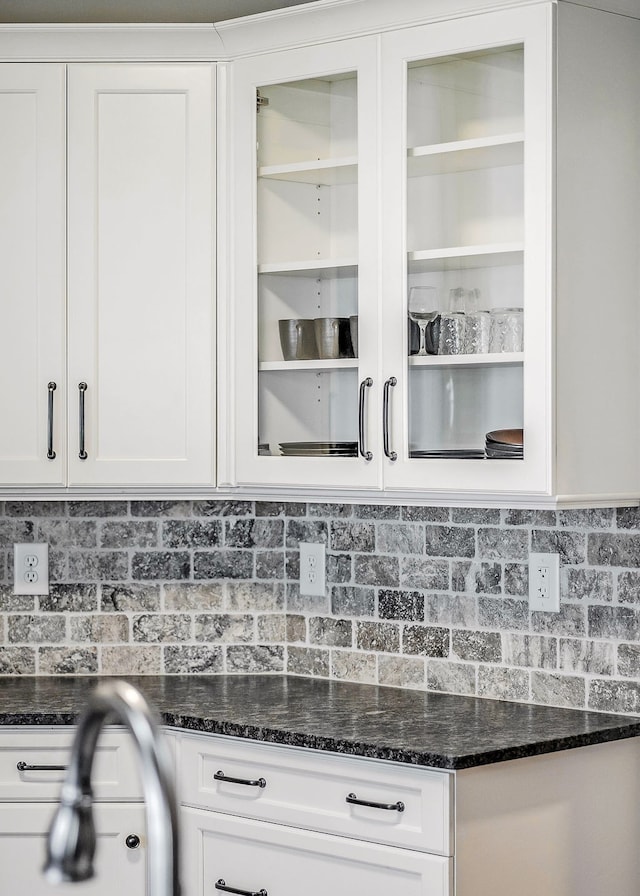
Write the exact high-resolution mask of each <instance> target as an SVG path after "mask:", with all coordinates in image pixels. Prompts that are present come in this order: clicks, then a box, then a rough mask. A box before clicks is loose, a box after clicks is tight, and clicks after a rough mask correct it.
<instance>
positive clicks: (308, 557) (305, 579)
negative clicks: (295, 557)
mask: <svg viewBox="0 0 640 896" xmlns="http://www.w3.org/2000/svg"><path fill="white" fill-rule="evenodd" d="M325 591H326V575H325V547H324V544H310V543H307V542H304V541H301V542H300V594H304V595H307V596H310V597H324V594H325Z"/></svg>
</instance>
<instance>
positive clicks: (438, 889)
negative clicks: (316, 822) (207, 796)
mask: <svg viewBox="0 0 640 896" xmlns="http://www.w3.org/2000/svg"><path fill="white" fill-rule="evenodd" d="M181 821H182V826H183V837H184V840H185V862H184V866H183V867H184V874H183V884H184V896H225V894H226V892H227V891H225V890H222V889H220V885H224V886H226V887H231V888H233V890H234V891H236V892H237V891H239V890H241V891H243V892H245V893H252V894H254V893H260V892H261V891H262V890H264V891H266V893H268V894H269V896H300V894H301V893H304V894H305V896H328V894H330V896H354V894H356V893H362V894H366V896H390V894H393V896H451V894H452V893H453V886H452V877H453V871H452V866H453V859H452V858H449V857H445V856H433V855H427V854H426V853H423V852H415V851H414V850H408V849H397V848H394V847H391V846H380V845H377V844H371V843H363V842H362V841H361V840H351V839H349V838H347V837H334V836H332V835H330V834H322V833H317V832H313V831H300V830H293V829H291V828H287V827H285V826H283V825H272V824H268V823H265V822H260V821H253V820H249V819H245V818H238V817H235V816H231V815H219V814H217V813H212V812H206V811H203V810H201V809H188V808H185V809H182V813H181ZM216 884H218V886H216Z"/></svg>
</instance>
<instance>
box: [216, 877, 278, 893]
mask: <svg viewBox="0 0 640 896" xmlns="http://www.w3.org/2000/svg"><path fill="white" fill-rule="evenodd" d="M215 886H216V890H224V892H225V893H237V894H238V896H267V891H266V890H265V889H264V888H263V889H262V890H238V889H236V887H228V886H227V885H226V884H225V882H224V881H223V879H222V878H220V879H219V880H217V881H216V885H215Z"/></svg>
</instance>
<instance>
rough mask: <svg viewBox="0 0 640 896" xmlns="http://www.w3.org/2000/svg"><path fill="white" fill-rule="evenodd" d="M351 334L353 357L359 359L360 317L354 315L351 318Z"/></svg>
mask: <svg viewBox="0 0 640 896" xmlns="http://www.w3.org/2000/svg"><path fill="white" fill-rule="evenodd" d="M349 334H350V336H351V348H352V349H353V357H354V358H357V357H358V315H357V314H352V315H351V317H350V318H349Z"/></svg>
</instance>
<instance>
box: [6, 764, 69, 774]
mask: <svg viewBox="0 0 640 896" xmlns="http://www.w3.org/2000/svg"><path fill="white" fill-rule="evenodd" d="M16 768H17V769H18V771H19V772H66V770H67V766H66V765H29V763H28V762H18V763H16Z"/></svg>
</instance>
